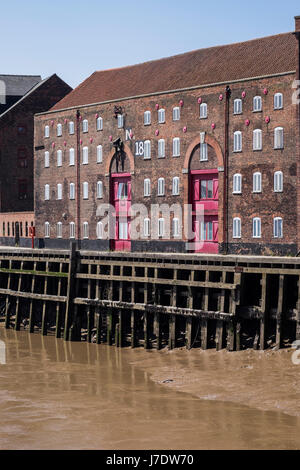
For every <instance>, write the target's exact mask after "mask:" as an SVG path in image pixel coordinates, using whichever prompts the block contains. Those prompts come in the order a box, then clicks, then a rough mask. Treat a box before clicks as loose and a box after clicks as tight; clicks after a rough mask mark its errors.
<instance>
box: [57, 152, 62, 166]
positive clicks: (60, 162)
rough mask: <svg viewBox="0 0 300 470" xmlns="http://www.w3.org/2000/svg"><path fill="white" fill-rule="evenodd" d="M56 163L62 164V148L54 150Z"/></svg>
mask: <svg viewBox="0 0 300 470" xmlns="http://www.w3.org/2000/svg"><path fill="white" fill-rule="evenodd" d="M56 165H57V166H62V150H57V152H56Z"/></svg>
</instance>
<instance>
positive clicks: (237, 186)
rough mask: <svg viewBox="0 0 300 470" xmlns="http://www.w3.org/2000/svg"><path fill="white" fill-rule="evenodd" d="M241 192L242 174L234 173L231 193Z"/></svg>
mask: <svg viewBox="0 0 300 470" xmlns="http://www.w3.org/2000/svg"><path fill="white" fill-rule="evenodd" d="M241 192H242V175H241V174H240V173H236V174H235V175H233V193H234V194H240V193H241Z"/></svg>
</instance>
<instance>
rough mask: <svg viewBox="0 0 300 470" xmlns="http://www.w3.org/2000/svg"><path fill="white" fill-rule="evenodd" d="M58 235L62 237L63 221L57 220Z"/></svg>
mask: <svg viewBox="0 0 300 470" xmlns="http://www.w3.org/2000/svg"><path fill="white" fill-rule="evenodd" d="M56 237H57V238H62V223H61V222H57V224H56Z"/></svg>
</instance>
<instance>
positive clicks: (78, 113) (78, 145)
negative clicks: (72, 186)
mask: <svg viewBox="0 0 300 470" xmlns="http://www.w3.org/2000/svg"><path fill="white" fill-rule="evenodd" d="M76 139H77V148H76V220H77V224H76V225H77V227H76V228H77V246H78V249H80V247H81V230H80V227H81V220H80V111H79V110H77V112H76Z"/></svg>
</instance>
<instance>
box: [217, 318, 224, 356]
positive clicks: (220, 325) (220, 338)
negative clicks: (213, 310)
mask: <svg viewBox="0 0 300 470" xmlns="http://www.w3.org/2000/svg"><path fill="white" fill-rule="evenodd" d="M223 347H224V322H223V320H217V324H216V350H217V351H220V350H221V349H223Z"/></svg>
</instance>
